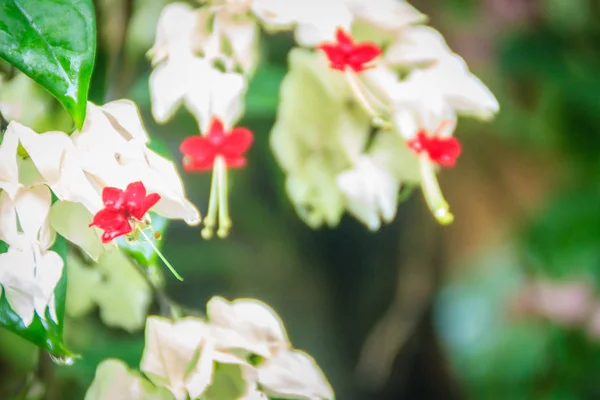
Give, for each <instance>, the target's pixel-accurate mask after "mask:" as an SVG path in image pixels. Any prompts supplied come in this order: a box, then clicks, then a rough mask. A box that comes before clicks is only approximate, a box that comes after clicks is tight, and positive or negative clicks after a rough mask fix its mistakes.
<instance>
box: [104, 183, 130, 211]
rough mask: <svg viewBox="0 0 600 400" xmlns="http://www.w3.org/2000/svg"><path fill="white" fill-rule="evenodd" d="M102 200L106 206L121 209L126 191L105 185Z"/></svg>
mask: <svg viewBox="0 0 600 400" xmlns="http://www.w3.org/2000/svg"><path fill="white" fill-rule="evenodd" d="M102 202H103V203H104V205H105V206H106V208H110V209H113V210H120V209H122V208H123V205H124V202H125V192H123V191H122V190H121V189H118V188H115V187H108V186H107V187H105V188H104V189H102Z"/></svg>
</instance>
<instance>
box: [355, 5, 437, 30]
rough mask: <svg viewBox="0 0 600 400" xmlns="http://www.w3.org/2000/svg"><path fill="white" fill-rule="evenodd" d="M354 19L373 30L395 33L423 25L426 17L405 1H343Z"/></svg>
mask: <svg viewBox="0 0 600 400" xmlns="http://www.w3.org/2000/svg"><path fill="white" fill-rule="evenodd" d="M344 2H345V3H346V5H347V6H348V7H349V9H350V10H351V11H352V14H353V15H354V16H355V18H358V19H361V20H364V21H366V22H368V23H369V24H370V25H372V26H373V27H374V28H377V29H383V30H386V31H397V30H399V29H402V28H405V27H406V26H408V25H412V24H418V23H423V22H425V21H426V20H427V16H425V15H424V14H422V13H421V12H419V11H418V10H417V9H415V8H414V7H413V6H411V5H410V4H408V3H407V2H405V1H398V0H369V1H368V2H366V1H364V0H344Z"/></svg>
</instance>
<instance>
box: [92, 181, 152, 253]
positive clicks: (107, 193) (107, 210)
mask: <svg viewBox="0 0 600 400" xmlns="http://www.w3.org/2000/svg"><path fill="white" fill-rule="evenodd" d="M158 200H160V195H159V194H157V193H151V194H149V195H146V187H145V186H144V184H143V183H142V182H133V183H130V184H129V185H127V188H126V189H125V191H123V190H121V189H118V188H115V187H105V188H104V189H103V190H102V201H103V202H104V209H102V210H100V211H98V212H97V213H96V215H94V220H93V221H92V223H91V224H90V225H89V226H97V227H98V228H100V229H104V233H103V234H102V243H108V242H110V241H111V240H113V239H114V238H116V237H119V236H123V235H127V234H129V233H131V232H132V231H133V227H132V225H131V219H135V220H138V221H139V220H141V219H143V218H144V215H145V214H146V213H147V212H148V210H149V209H150V208H151V207H152V206H154V205H155V204H156V203H157V202H158Z"/></svg>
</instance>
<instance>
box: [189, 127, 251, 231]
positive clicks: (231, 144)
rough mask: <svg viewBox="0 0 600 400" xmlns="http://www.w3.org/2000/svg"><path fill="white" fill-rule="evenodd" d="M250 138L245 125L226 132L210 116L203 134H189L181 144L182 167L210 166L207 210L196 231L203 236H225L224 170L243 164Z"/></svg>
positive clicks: (227, 221)
mask: <svg viewBox="0 0 600 400" xmlns="http://www.w3.org/2000/svg"><path fill="white" fill-rule="evenodd" d="M252 141H253V135H252V132H250V131H249V130H248V129H246V128H234V129H232V130H231V131H226V130H225V127H224V126H223V122H222V121H221V120H219V119H218V118H213V120H212V121H211V123H210V126H209V128H208V132H207V134H206V135H204V136H192V137H189V138H187V139H185V140H184V141H183V143H181V146H180V149H181V152H182V153H183V154H184V158H183V160H184V161H183V166H184V168H185V170H186V171H207V170H210V169H212V179H211V185H210V198H209V202H208V212H207V215H206V217H205V218H204V227H203V228H202V231H201V232H200V234H201V235H202V237H203V238H204V239H210V238H212V237H213V234H214V229H215V227H217V226H218V228H217V236H218V237H219V238H225V237H227V235H228V234H229V230H230V229H231V226H232V222H231V218H230V217H229V203H228V191H229V188H228V182H227V169H228V168H241V167H244V166H245V165H246V158H245V153H246V152H247V151H248V149H249V148H250V146H251V144H252Z"/></svg>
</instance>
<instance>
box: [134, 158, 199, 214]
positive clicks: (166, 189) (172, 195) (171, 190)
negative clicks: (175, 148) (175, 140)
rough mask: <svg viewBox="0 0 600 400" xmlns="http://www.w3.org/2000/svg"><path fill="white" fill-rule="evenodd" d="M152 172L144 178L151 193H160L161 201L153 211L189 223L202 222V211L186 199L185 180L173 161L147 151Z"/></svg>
mask: <svg viewBox="0 0 600 400" xmlns="http://www.w3.org/2000/svg"><path fill="white" fill-rule="evenodd" d="M146 158H147V160H148V163H149V166H150V169H151V173H150V174H149V175H148V177H147V178H146V179H145V180H144V184H145V185H146V189H147V190H148V192H149V193H152V192H154V193H159V194H160V195H161V199H160V201H159V202H158V203H157V204H156V206H155V207H154V208H153V211H155V212H156V213H158V214H160V215H162V216H164V217H166V218H179V219H183V220H185V222H187V223H188V224H189V225H197V224H199V223H200V212H199V211H198V209H197V208H196V206H194V205H193V204H192V203H191V202H190V201H189V200H187V199H186V197H185V193H184V189H183V182H182V181H181V178H180V176H179V174H178V172H177V169H176V168H175V164H173V163H172V162H171V161H169V160H167V159H165V158H163V157H161V156H159V155H158V154H156V153H154V152H152V151H150V150H148V151H146Z"/></svg>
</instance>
